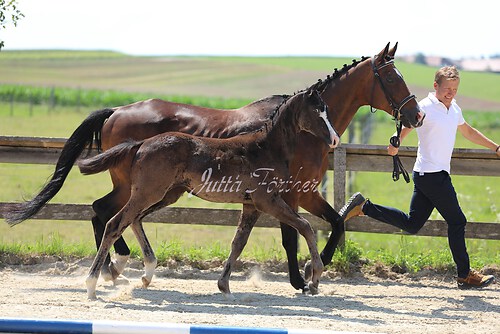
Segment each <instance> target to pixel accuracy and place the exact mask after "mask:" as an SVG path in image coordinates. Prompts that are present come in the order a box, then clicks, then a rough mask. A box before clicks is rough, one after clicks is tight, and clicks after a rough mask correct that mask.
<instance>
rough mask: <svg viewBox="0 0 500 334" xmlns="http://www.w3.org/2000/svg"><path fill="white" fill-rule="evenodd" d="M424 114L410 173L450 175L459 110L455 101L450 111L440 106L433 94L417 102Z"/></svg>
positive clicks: (460, 120) (459, 118)
mask: <svg viewBox="0 0 500 334" xmlns="http://www.w3.org/2000/svg"><path fill="white" fill-rule="evenodd" d="M419 106H420V108H422V109H423V110H424V112H425V114H426V116H425V120H424V123H423V125H422V126H421V127H419V128H417V129H416V130H417V135H418V150H417V160H416V161H415V165H414V166H413V170H414V171H416V172H422V173H432V172H440V171H442V170H444V171H447V172H448V173H450V162H451V154H452V153H453V147H454V146H455V138H456V135H457V127H458V126H459V125H462V124H464V123H465V120H464V117H463V115H462V110H461V109H460V107H459V106H458V105H457V103H456V101H455V100H453V101H452V102H451V106H450V109H448V108H446V106H445V105H444V104H443V103H441V102H440V101H439V100H438V99H437V98H436V96H435V93H429V95H428V96H427V97H426V98H424V99H422V101H420V102H419Z"/></svg>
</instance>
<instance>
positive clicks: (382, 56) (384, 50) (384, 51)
mask: <svg viewBox="0 0 500 334" xmlns="http://www.w3.org/2000/svg"><path fill="white" fill-rule="evenodd" d="M390 44H391V42H389V43H387V45H386V46H385V48H384V49H383V50H382V51H380V53H379V54H378V55H377V58H378V59H382V60H381V61H383V60H384V59H385V57H386V56H387V54H388V53H389V45H390Z"/></svg>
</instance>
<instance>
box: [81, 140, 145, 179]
mask: <svg viewBox="0 0 500 334" xmlns="http://www.w3.org/2000/svg"><path fill="white" fill-rule="evenodd" d="M142 143H143V141H128V142H124V143H121V144H118V145H116V146H113V147H112V148H110V149H109V150H107V151H105V152H103V153H101V154H98V155H96V156H95V157H92V158H88V159H84V160H80V161H78V167H79V168H80V173H82V174H85V175H90V174H97V173H100V172H104V171H106V170H108V169H110V168H112V167H114V166H116V165H117V164H119V163H120V162H122V161H123V159H125V158H126V157H128V156H129V155H131V154H135V153H136V152H137V150H138V149H139V147H140V146H141V145H142Z"/></svg>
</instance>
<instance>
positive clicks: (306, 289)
mask: <svg viewBox="0 0 500 334" xmlns="http://www.w3.org/2000/svg"><path fill="white" fill-rule="evenodd" d="M310 293H311V291H310V290H309V285H307V284H306V285H304V287H303V288H302V294H303V295H309V294H310Z"/></svg>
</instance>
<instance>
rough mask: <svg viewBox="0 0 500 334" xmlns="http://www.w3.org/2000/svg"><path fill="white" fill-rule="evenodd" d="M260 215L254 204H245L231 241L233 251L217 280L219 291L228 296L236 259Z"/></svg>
mask: <svg viewBox="0 0 500 334" xmlns="http://www.w3.org/2000/svg"><path fill="white" fill-rule="evenodd" d="M260 215H261V213H260V212H259V211H257V210H256V209H255V207H254V206H253V205H246V204H244V205H243V210H242V211H241V215H240V220H239V222H238V227H237V229H236V234H235V235H234V238H233V241H232V243H231V253H230V254H229V257H228V259H227V261H226V263H225V265H224V270H223V271H222V274H221V276H220V277H219V280H218V282H217V286H218V287H219V291H220V292H222V293H223V294H224V295H225V296H226V297H228V296H230V295H231V290H230V289H229V277H230V276H231V271H232V269H233V267H234V264H235V262H236V260H237V259H238V257H239V256H240V255H241V252H242V251H243V248H245V245H246V244H247V241H248V237H249V236H250V232H252V228H253V227H254V226H255V223H256V222H257V219H259V217H260Z"/></svg>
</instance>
